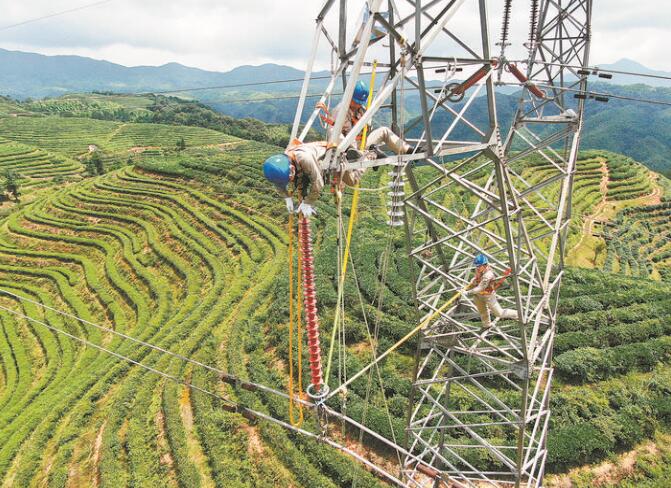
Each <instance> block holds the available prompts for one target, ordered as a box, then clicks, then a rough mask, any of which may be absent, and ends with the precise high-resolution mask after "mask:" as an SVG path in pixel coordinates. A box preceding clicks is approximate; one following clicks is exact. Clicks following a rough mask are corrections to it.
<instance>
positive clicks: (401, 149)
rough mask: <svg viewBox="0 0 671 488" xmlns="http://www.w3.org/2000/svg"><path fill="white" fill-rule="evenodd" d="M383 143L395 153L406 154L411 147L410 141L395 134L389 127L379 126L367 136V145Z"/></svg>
mask: <svg viewBox="0 0 671 488" xmlns="http://www.w3.org/2000/svg"><path fill="white" fill-rule="evenodd" d="M382 143H384V145H385V146H387V147H388V148H389V150H390V151H393V152H394V153H395V154H399V153H401V154H405V153H407V152H408V150H409V149H410V146H409V145H408V143H407V142H405V141H404V140H403V139H401V138H400V137H398V136H397V135H396V134H394V132H393V131H392V130H391V129H390V128H389V127H378V128H377V129H375V130H373V131H371V132H370V134H368V137H367V138H366V147H370V146H377V145H378V144H382Z"/></svg>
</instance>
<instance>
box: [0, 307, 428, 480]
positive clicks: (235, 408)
mask: <svg viewBox="0 0 671 488" xmlns="http://www.w3.org/2000/svg"><path fill="white" fill-rule="evenodd" d="M0 310H4V311H6V312H8V313H10V314H12V315H15V316H17V317H21V318H23V319H25V320H28V321H30V322H33V323H35V324H39V325H41V326H43V327H46V328H47V329H49V330H51V331H53V332H56V333H57V334H63V335H65V336H66V337H69V338H70V339H72V340H74V341H77V342H80V343H82V344H84V345H86V346H90V347H93V348H95V349H98V350H99V351H102V352H105V353H107V354H110V355H111V356H114V357H116V358H117V359H121V360H123V361H126V362H128V363H131V364H133V365H135V366H138V367H140V368H143V369H145V370H147V371H149V372H151V373H154V374H156V375H159V376H161V377H163V378H166V379H168V380H170V381H173V382H175V383H177V384H179V385H182V386H185V387H187V388H190V389H192V390H195V391H198V392H200V393H203V394H205V395H208V396H210V397H212V398H213V399H215V400H218V401H219V402H221V403H222V405H224V406H225V409H226V410H228V411H229V412H237V413H239V414H241V415H243V416H244V417H245V418H247V419H248V420H253V419H262V420H266V421H268V422H271V423H274V424H277V425H279V426H281V427H284V428H285V429H287V430H291V431H293V432H296V433H298V434H301V435H303V436H306V437H308V438H311V439H314V440H319V441H321V442H324V443H326V444H328V445H330V446H331V447H333V448H335V449H338V450H339V451H342V452H344V453H345V454H348V455H349V456H351V457H353V458H354V459H356V460H357V461H359V462H360V463H362V464H364V465H366V466H368V467H369V468H371V469H373V470H374V471H375V472H377V473H378V474H379V475H381V476H384V477H385V478H386V479H388V480H389V481H392V482H393V483H395V484H396V485H398V486H405V485H404V484H403V483H402V482H401V481H400V480H398V479H397V478H396V477H395V476H394V475H392V474H391V473H389V472H388V471H387V470H386V469H385V468H384V467H380V466H378V465H376V464H375V463H373V462H372V461H370V460H368V459H366V458H365V457H363V456H362V455H361V454H358V453H357V452H355V451H353V450H351V449H349V448H348V447H346V446H343V445H342V444H340V443H338V442H336V441H334V440H332V439H331V438H330V437H328V436H324V435H321V434H315V433H314V432H310V431H309V430H305V429H302V428H300V427H294V426H293V425H291V424H289V423H287V422H284V421H283V420H280V419H277V418H275V417H272V416H270V415H268V414H266V413H263V412H259V411H257V410H253V409H251V408H249V407H246V406H244V405H241V404H239V403H236V402H234V401H232V400H230V399H228V398H226V397H224V396H222V395H221V394H219V393H216V392H213V391H210V390H207V389H205V388H202V387H200V386H196V385H194V384H192V383H190V382H188V381H185V380H183V379H181V378H179V377H177V376H174V375H171V374H169V373H166V372H164V371H161V370H158V369H156V368H152V367H151V366H148V365H146V364H143V363H141V362H139V361H136V360H135V359H132V358H129V357H127V356H124V355H122V354H119V353H117V352H115V351H112V350H110V349H107V348H105V347H103V346H100V345H98V344H95V343H93V342H91V341H89V340H87V339H82V338H81V337H77V336H75V335H73V334H70V333H69V332H67V331H64V330H62V329H59V328H57V327H54V326H52V325H49V324H48V323H46V322H43V321H41V320H37V319H35V318H33V317H30V316H28V315H25V314H23V313H21V312H18V311H16V310H12V309H11V308H9V307H5V306H3V305H0ZM244 383H247V384H249V383H248V382H244ZM263 388H264V389H266V391H267V390H269V389H268V387H263ZM282 396H284V397H287V395H286V394H285V393H282ZM299 401H301V402H304V401H303V400H299ZM308 406H311V404H309V403H308ZM324 408H325V409H326V411H327V412H328V413H329V414H331V415H336V416H337V417H339V418H341V419H342V420H344V421H346V422H348V423H349V424H351V425H355V426H358V425H359V424H358V423H357V422H356V421H354V420H352V419H350V418H349V417H347V416H345V415H343V414H340V413H339V412H335V411H333V410H331V409H329V408H328V407H324ZM361 427H363V428H365V430H366V432H368V433H369V434H371V435H372V434H375V433H374V432H372V431H371V430H369V429H368V428H366V427H365V426H361ZM375 438H376V439H378V440H381V441H383V442H384V443H386V444H387V445H388V446H392V447H394V448H396V449H399V450H400V449H403V448H402V447H400V446H398V445H396V444H395V443H393V442H392V441H390V440H388V439H385V438H384V437H381V436H379V435H375ZM402 452H403V453H406V451H405V449H403V451H402ZM415 459H416V460H417V461H418V462H420V460H419V459H417V458H415Z"/></svg>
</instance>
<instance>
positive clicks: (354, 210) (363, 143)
mask: <svg viewBox="0 0 671 488" xmlns="http://www.w3.org/2000/svg"><path fill="white" fill-rule="evenodd" d="M376 69H377V60H375V61H373V70H372V72H371V75H370V91H369V92H368V100H367V102H366V111H368V109H369V108H370V105H371V103H372V102H373V90H374V88H375V70H376ZM367 137H368V124H366V125H365V126H364V128H363V132H362V135H361V146H360V149H361V150H362V151H363V150H364V149H365V148H366V138H367ZM358 205H359V183H357V184H356V185H355V186H354V194H353V195H352V209H351V211H350V215H349V222H348V224H347V238H346V239H345V252H344V254H343V260H342V269H341V272H340V280H339V281H338V300H337V303H338V305H337V306H336V312H335V316H334V318H333V330H332V331H331V346H330V348H329V357H328V362H327V363H326V376H324V379H325V381H326V382H328V379H329V376H330V374H331V363H332V361H333V349H334V346H335V339H336V331H337V329H338V327H337V325H338V323H339V322H340V302H341V300H342V299H343V294H344V291H343V288H344V287H345V275H346V274H347V261H348V260H349V249H350V244H351V243H352V231H353V229H354V222H355V221H356V215H357V208H358ZM343 319H344V317H343Z"/></svg>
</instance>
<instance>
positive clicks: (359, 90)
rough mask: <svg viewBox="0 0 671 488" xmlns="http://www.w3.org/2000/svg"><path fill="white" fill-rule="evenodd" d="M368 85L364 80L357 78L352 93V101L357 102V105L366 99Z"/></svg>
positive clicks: (363, 102)
mask: <svg viewBox="0 0 671 488" xmlns="http://www.w3.org/2000/svg"><path fill="white" fill-rule="evenodd" d="M368 93H369V90H368V85H367V84H366V82H365V81H363V80H359V81H357V82H356V85H355V86H354V94H353V95H352V101H353V102H355V103H358V104H359V105H364V104H365V103H366V102H367V101H368Z"/></svg>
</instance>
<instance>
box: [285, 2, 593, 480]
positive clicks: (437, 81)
mask: <svg viewBox="0 0 671 488" xmlns="http://www.w3.org/2000/svg"><path fill="white" fill-rule="evenodd" d="M488 3H489V2H487V0H431V1H429V0H370V1H368V2H364V1H355V0H339V1H336V0H327V1H326V2H325V3H324V4H323V7H322V9H321V11H320V12H319V15H318V17H317V25H316V29H315V34H314V42H313V48H312V52H311V57H310V61H309V63H308V70H307V72H306V78H305V82H304V84H303V89H302V93H301V98H300V101H299V106H298V110H297V113H296V118H295V120H294V126H293V130H292V138H298V139H300V140H303V139H304V138H305V137H306V135H307V134H308V132H309V130H310V129H311V128H312V127H313V126H314V124H315V121H316V120H318V116H319V111H320V109H319V104H320V103H321V104H324V103H326V104H327V105H328V104H329V101H330V99H331V97H333V96H334V93H335V88H336V87H337V86H339V87H340V88H342V94H341V95H339V96H340V97H341V98H342V99H344V100H345V101H346V102H349V100H351V98H352V95H353V92H354V86H355V84H356V82H357V81H358V80H359V79H361V78H366V77H367V74H366V73H367V72H368V67H369V66H372V65H373V64H374V61H377V66H378V67H379V68H380V69H381V70H382V69H384V70H385V71H384V74H383V75H380V74H379V75H378V79H379V80H381V81H380V82H379V83H378V85H377V86H376V87H375V94H374V97H373V99H372V100H371V103H370V109H369V110H368V111H367V112H366V114H365V115H364V116H363V117H362V118H361V119H359V121H358V122H357V123H356V124H355V125H354V127H353V128H352V130H351V131H350V132H349V134H347V136H346V137H344V138H339V137H338V136H337V135H338V134H339V133H340V128H341V127H342V126H343V124H344V122H345V120H344V119H345V111H341V112H340V113H339V114H338V117H337V118H336V120H335V121H334V128H333V129H334V130H333V134H335V135H334V136H333V138H332V140H330V141H329V144H330V149H329V151H328V152H327V155H326V157H325V159H324V161H323V163H322V164H323V168H324V170H325V171H327V172H331V173H338V172H341V171H343V170H345V169H366V168H370V167H375V166H381V165H388V166H391V167H392V168H393V170H394V174H396V175H397V177H396V178H395V180H396V182H395V185H392V191H391V193H393V195H392V196H393V197H394V198H400V199H402V201H403V206H402V207H399V206H398V205H395V206H393V207H392V211H393V214H390V223H392V224H393V225H399V224H400V223H401V222H402V223H403V225H404V227H405V233H406V239H407V244H408V246H407V248H408V253H409V255H410V259H411V260H412V262H413V266H411V269H412V270H414V272H415V276H414V290H415V296H414V299H415V301H416V303H417V306H418V309H419V315H420V317H419V318H420V319H421V320H423V321H428V324H427V326H426V327H424V328H423V329H422V330H421V332H420V335H421V337H420V338H419V341H418V348H417V353H416V367H415V372H414V379H413V387H412V391H411V394H410V398H409V407H408V423H407V428H406V445H405V451H404V452H405V460H404V462H403V467H402V470H401V471H402V472H401V474H400V475H401V477H402V479H403V481H404V482H405V483H406V484H408V485H409V486H422V487H424V486H426V487H428V486H436V487H437V486H459V487H470V486H473V487H480V486H516V487H517V486H528V487H537V486H541V483H542V478H543V472H544V466H545V461H546V458H547V450H546V437H547V430H548V424H549V416H550V410H549V397H550V385H551V382H552V364H551V362H552V346H553V340H554V334H555V327H556V320H557V304H558V300H559V296H558V294H559V286H560V281H561V277H562V268H563V259H564V252H565V246H566V238H567V231H568V226H569V223H570V219H571V190H572V184H573V176H574V173H575V165H576V160H577V156H578V146H579V141H580V131H581V128H582V115H583V105H584V101H585V98H586V97H587V95H586V75H587V74H589V72H587V71H586V68H587V66H588V64H587V63H588V54H589V43H590V22H591V13H592V1H591V0H529V1H520V2H516V3H514V4H513V3H512V2H511V0H507V1H505V2H504V3H503V4H504V9H503V11H502V16H503V22H502V23H503V27H502V29H501V39H500V42H498V43H497V44H498V46H500V48H497V49H496V52H494V51H493V46H494V42H492V39H491V38H490V27H491V26H490V21H491V18H490V15H491V14H490V12H489V11H488ZM518 6H519V7H520V8H524V9H525V10H526V11H527V12H528V13H529V18H530V27H529V32H528V35H525V39H524V42H523V43H522V42H519V43H518V45H517V46H516V45H515V43H514V42H512V41H510V39H509V34H510V33H511V32H512V31H514V30H515V28H516V25H515V23H514V22H513V19H515V18H516V17H515V8H516V7H518ZM357 13H358V16H357ZM526 27H527V24H526V22H525V24H524V30H526ZM320 41H321V42H323V44H324V46H325V49H322V47H320ZM316 62H317V63H320V64H318V65H319V66H328V65H330V66H331V79H330V80H329V81H328V83H327V84H326V88H325V89H324V85H320V87H319V90H320V92H322V91H323V93H324V94H323V96H322V97H321V99H320V100H319V101H318V103H317V104H316V105H314V106H313V105H312V103H313V102H310V104H309V105H308V104H307V101H308V100H309V97H308V94H309V93H310V86H311V84H314V83H316V81H315V80H312V69H313V67H314V66H315V63H316ZM504 85H514V86H516V87H517V88H518V91H517V93H518V95H519V102H518V104H517V107H516V109H510V108H508V107H509V106H504V105H502V104H500V103H497V86H504ZM313 87H314V85H313ZM499 98H502V97H500V96H499ZM414 110H417V111H418V112H419V115H418V116H416V117H412V118H410V117H406V114H407V113H408V112H412V111H414ZM374 117H375V118H376V120H378V121H380V120H383V121H388V123H390V124H391V127H392V128H393V130H394V131H395V132H397V133H398V134H399V135H402V136H404V137H405V139H406V140H407V141H408V142H410V143H411V144H412V145H413V147H414V148H415V150H414V151H413V152H411V153H409V154H402V155H396V154H389V155H388V156H387V157H383V158H377V159H371V158H367V157H365V156H364V157H361V158H359V159H352V158H351V156H350V158H349V159H348V158H347V157H346V154H347V149H348V148H349V147H350V146H352V145H353V144H354V143H355V142H356V137H357V136H358V135H359V134H360V133H361V132H362V131H363V129H364V127H365V126H366V125H367V124H369V123H370V122H371V121H372V119H373V118H374ZM502 124H503V127H502ZM400 172H403V173H404V176H405V177H404V178H403V179H401V178H400V177H399V176H398V175H399V173H400ZM393 180H394V179H392V182H393ZM399 181H403V182H404V183H403V185H404V187H403V186H400V185H399V183H398V182H399ZM399 209H402V213H403V214H404V215H403V216H402V217H401V215H399ZM478 254H484V255H485V256H486V257H487V258H488V260H489V263H490V264H491V266H492V268H493V269H494V271H495V272H496V273H497V274H498V275H499V276H503V275H509V276H508V278H507V279H506V281H505V284H504V286H503V287H502V288H500V289H499V293H498V295H499V300H500V301H501V302H502V304H503V305H504V306H505V307H506V308H510V309H514V310H516V311H517V315H518V317H519V320H514V321H513V320H495V321H494V322H493V324H492V326H491V327H490V328H484V327H483V324H482V323H481V319H480V314H479V313H478V311H477V309H476V307H475V304H474V303H473V301H472V300H471V298H469V297H463V296H460V295H459V293H460V291H461V290H463V289H464V288H466V287H468V286H469V283H471V281H472V279H473V276H474V269H473V259H474V257H475V256H476V255H478ZM455 296H458V297H460V299H459V300H456V299H455ZM427 319H430V320H427ZM327 379H328V378H327ZM329 386H330V387H331V390H336V391H337V386H338V385H329Z"/></svg>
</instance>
